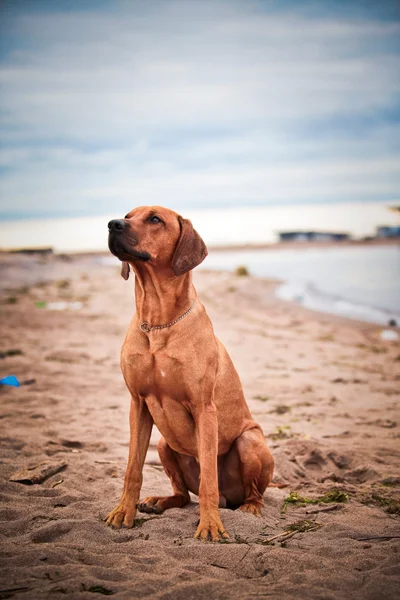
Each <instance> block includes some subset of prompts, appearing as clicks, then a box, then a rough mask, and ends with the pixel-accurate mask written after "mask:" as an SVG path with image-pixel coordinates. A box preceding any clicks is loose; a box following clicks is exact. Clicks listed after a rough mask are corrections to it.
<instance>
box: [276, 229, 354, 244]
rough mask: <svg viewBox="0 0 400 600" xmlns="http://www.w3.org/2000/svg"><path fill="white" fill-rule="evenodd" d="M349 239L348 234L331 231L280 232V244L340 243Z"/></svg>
mask: <svg viewBox="0 0 400 600" xmlns="http://www.w3.org/2000/svg"><path fill="white" fill-rule="evenodd" d="M349 239H350V234H348V233H336V232H332V231H280V232H279V240H280V241H281V242H342V241H345V240H349Z"/></svg>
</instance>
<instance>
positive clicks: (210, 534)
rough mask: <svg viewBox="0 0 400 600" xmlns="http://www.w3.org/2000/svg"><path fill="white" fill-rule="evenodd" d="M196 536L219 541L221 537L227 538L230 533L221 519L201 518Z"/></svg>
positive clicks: (201, 538)
mask: <svg viewBox="0 0 400 600" xmlns="http://www.w3.org/2000/svg"><path fill="white" fill-rule="evenodd" d="M194 537H195V538H197V539H199V540H202V541H203V542H206V541H207V540H209V539H210V540H211V541H212V542H219V541H220V540H221V539H225V540H227V539H228V538H229V534H228V533H227V532H226V531H225V527H224V526H223V525H222V522H221V519H215V520H211V519H208V520H206V519H203V520H202V519H200V523H199V526H198V527H197V531H196V533H195V534H194Z"/></svg>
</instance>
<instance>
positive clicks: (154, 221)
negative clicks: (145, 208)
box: [149, 216, 162, 223]
mask: <svg viewBox="0 0 400 600" xmlns="http://www.w3.org/2000/svg"><path fill="white" fill-rule="evenodd" d="M149 221H150V223H162V221H161V219H160V218H159V217H156V216H154V217H150V219H149Z"/></svg>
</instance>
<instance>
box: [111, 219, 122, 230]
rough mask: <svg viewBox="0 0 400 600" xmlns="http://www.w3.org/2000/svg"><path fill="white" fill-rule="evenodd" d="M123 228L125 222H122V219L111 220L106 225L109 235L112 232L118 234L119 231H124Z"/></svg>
mask: <svg viewBox="0 0 400 600" xmlns="http://www.w3.org/2000/svg"><path fill="white" fill-rule="evenodd" d="M124 227H125V221H123V219H113V220H112V221H110V222H109V224H108V230H109V232H110V233H111V232H112V231H115V232H116V233H119V232H120V231H122V230H123V229H124Z"/></svg>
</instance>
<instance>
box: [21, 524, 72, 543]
mask: <svg viewBox="0 0 400 600" xmlns="http://www.w3.org/2000/svg"><path fill="white" fill-rule="evenodd" d="M72 527H73V525H72V523H67V522H65V521H57V522H56V523H50V524H49V525H45V526H44V527H41V529H39V530H38V531H35V532H34V533H32V534H31V540H32V542H33V543H34V544H48V543H50V542H55V541H56V540H58V539H59V538H60V537H62V536H63V535H65V534H66V533H68V532H69V531H71V529H72Z"/></svg>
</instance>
